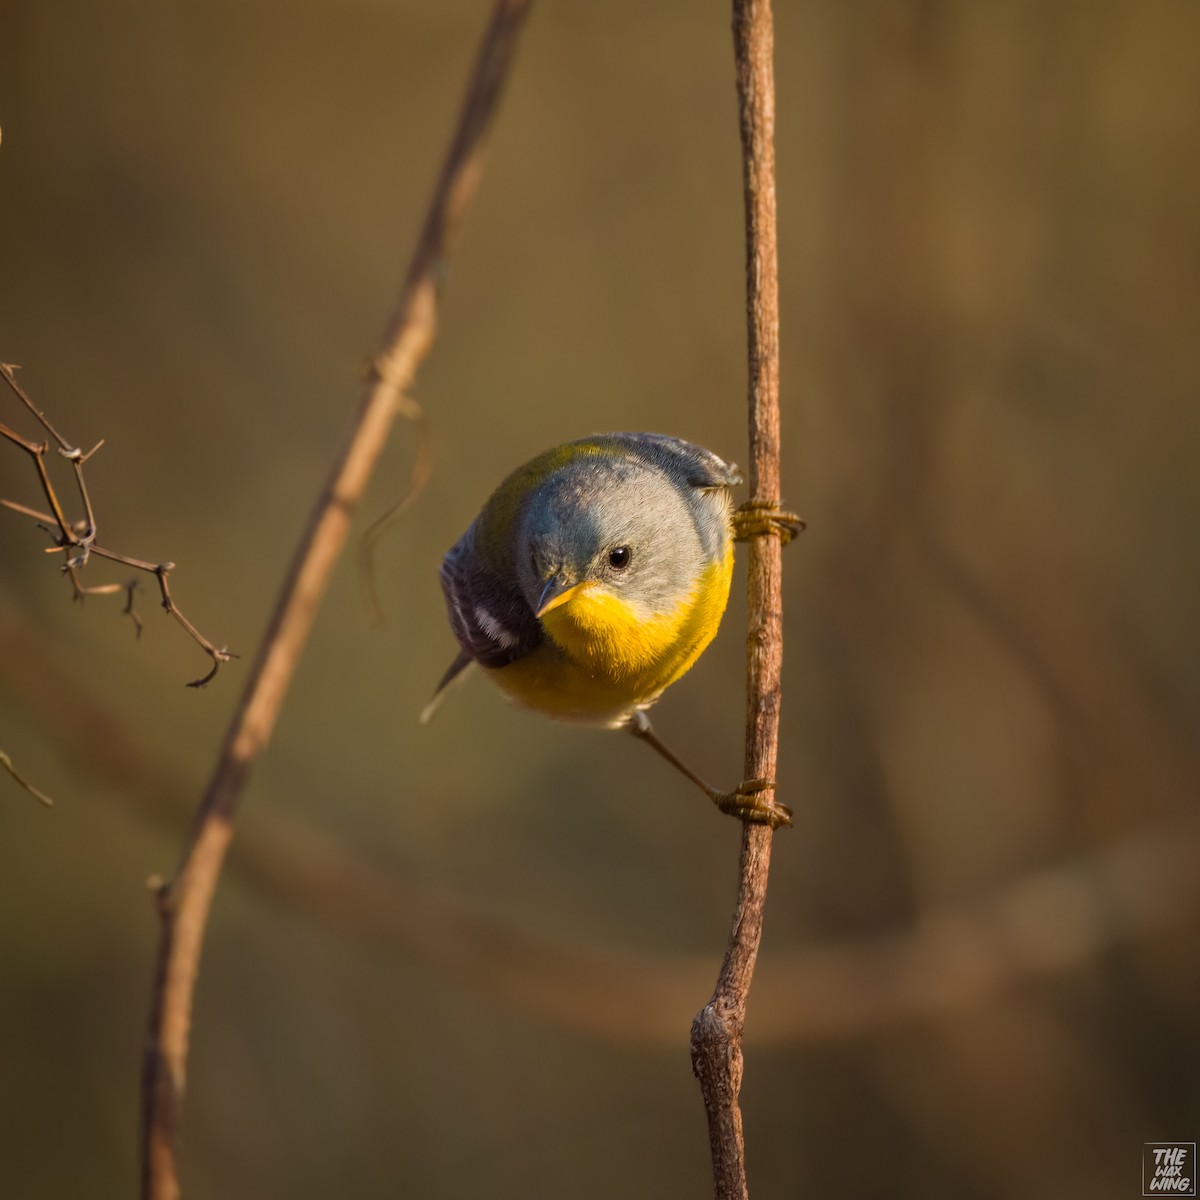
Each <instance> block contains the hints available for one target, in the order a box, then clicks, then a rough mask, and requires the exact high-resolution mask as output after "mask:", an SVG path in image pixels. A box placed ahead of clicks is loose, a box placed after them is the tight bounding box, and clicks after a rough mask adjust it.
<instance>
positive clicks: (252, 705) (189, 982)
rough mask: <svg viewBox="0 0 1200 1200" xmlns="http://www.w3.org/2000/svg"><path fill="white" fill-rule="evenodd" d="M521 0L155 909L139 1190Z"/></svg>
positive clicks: (180, 1089) (516, 29)
mask: <svg viewBox="0 0 1200 1200" xmlns="http://www.w3.org/2000/svg"><path fill="white" fill-rule="evenodd" d="M529 4H530V0H498V2H497V4H496V6H495V9H494V11H493V14H492V18H491V21H490V23H489V25H488V29H487V32H486V33H485V35H484V38H483V43H482V47H481V49H480V51H479V55H478V58H477V59H476V62H475V67H474V72H473V75H472V77H471V82H470V85H469V89H468V92H467V96H466V99H465V101H464V103H463V108H462V111H461V114H460V117H459V122H458V127H457V129H456V131H455V135H454V138H453V141H452V142H451V145H450V149H449V151H448V152H447V156H446V160H445V163H444V165H443V167H442V172H441V176H440V178H439V179H438V183H437V186H436V188H435V191H434V195H433V199H432V201H431V203H430V206H429V210H428V214H427V216H426V218H425V223H424V226H423V228H422V230H421V234H420V236H419V238H418V241H417V246H416V249H415V251H414V253H413V257H412V262H411V264H410V266H409V271H408V277H407V280H406V283H405V289H404V293H403V296H402V298H401V301H400V304H399V306H398V308H397V310H396V312H395V314H394V316H393V318H392V320H391V323H390V325H389V328H388V330H387V335H386V339H385V348H384V350H383V352H382V353H381V354H380V355H379V357H378V358H377V359H376V360H375V363H374V382H373V383H372V384H371V385H370V386H369V388H368V389H367V391H366V393H365V395H364V397H363V400H362V403H361V405H360V407H359V411H358V413H357V415H356V417H355V419H354V422H353V424H352V428H351V430H350V433H349V437H348V440H347V442H346V444H345V446H344V448H343V449H342V450H341V452H340V453H339V455H338V457H337V460H336V462H335V463H334V465H333V468H332V471H331V474H330V477H329V480H328V482H327V484H326V485H325V487H324V489H323V490H322V492H321V495H320V496H319V498H318V500H317V503H316V506H315V509H314V511H313V514H312V517H311V518H310V522H309V526H308V529H307V530H306V532H305V534H304V535H303V537H302V539H301V542H300V545H299V547H298V548H297V551H296V554H295V557H294V559H293V561H292V566H291V569H290V571H289V573H288V577H287V579H286V581H285V583H284V586H283V591H282V594H281V596H280V598H279V601H278V603H277V605H276V609H275V613H274V615H273V617H272V619H271V623H270V626H269V628H268V630H267V633H266V635H265V638H264V640H263V644H262V646H261V648H260V651H259V655H258V660H257V662H256V663H255V666H254V670H253V672H252V674H251V677H250V680H249V682H248V684H247V688H246V691H245V694H244V695H243V697H242V700H241V703H240V705H239V707H238V711H237V713H236V714H235V716H234V719H233V722H232V724H231V725H230V728H229V731H228V733H227V735H226V740H225V744H224V746H223V748H222V750H221V754H220V757H219V759H218V761H217V764H216V768H215V770H214V773H213V776H212V779H211V781H210V782H209V785H208V789H207V791H206V792H205V794H204V798H203V799H202V800H201V802H200V806H199V809H198V812H197V815H196V823H195V827H194V830H193V833H192V836H191V838H190V840H189V842H188V845H187V847H186V849H185V851H184V854H183V859H182V861H181V863H180V865H179V868H178V870H177V872H176V874H175V877H174V878H173V879H172V880H171V881H170V883H168V884H165V885H164V886H162V887H160V888H159V890H158V908H159V913H160V916H161V918H162V927H161V938H160V942H159V949H158V963H157V970H156V973H155V980H154V987H153V996H152V1002H151V1012H150V1022H149V1030H148V1036H147V1043H146V1051H145V1058H144V1062H143V1073H142V1137H143V1142H142V1191H143V1195H144V1197H146V1198H147V1200H168V1198H169V1200H173V1198H174V1197H177V1196H178V1195H179V1169H178V1152H179V1150H178V1137H179V1127H180V1118H181V1112H182V1106H183V1098H184V1090H185V1086H186V1081H187V1053H188V1035H189V1029H190V1024H191V1011H192V998H193V993H194V989H195V984H196V972H197V969H198V967H199V961H200V950H201V945H202V942H203V938H204V928H205V924H206V922H207V919H208V912H209V907H210V904H211V901H212V896H213V892H214V890H215V888H216V885H217V878H218V876H219V874H220V871H221V865H222V863H223V861H224V858H225V852H226V850H227V848H228V846H229V842H230V839H231V837H232V833H233V819H234V815H235V812H236V809H237V802H238V798H239V796H240V794H241V790H242V787H243V785H244V783H245V781H246V777H247V775H248V774H249V771H250V768H251V766H252V764H253V763H254V761H255V760H256V759H257V757H258V755H259V754H260V753H261V752H262V749H263V747H264V746H265V745H266V742H267V740H268V738H269V737H270V735H271V731H272V729H273V728H274V726H275V721H276V718H277V716H278V714H279V709H280V706H281V705H282V703H283V699H284V695H285V693H286V691H287V688H288V686H289V684H290V682H291V678H292V674H293V672H294V670H295V667H296V664H297V662H298V660H299V657H300V654H301V652H302V650H303V648H304V645H305V643H306V641H307V639H308V634H309V631H310V629H311V628H312V624H313V620H314V617H315V614H316V608H317V605H318V603H319V602H320V600H321V597H322V596H323V595H324V592H325V589H326V586H327V583H328V580H329V577H330V574H331V572H332V569H333V566H334V564H335V563H336V561H337V559H338V557H339V555H340V553H341V550H342V548H343V546H344V544H345V541H346V536H347V531H348V528H349V523H350V518H351V515H352V514H353V511H354V509H355V507H356V506H357V504H358V502H359V500H360V498H361V496H362V493H363V489H364V488H365V487H366V484H367V480H368V479H369V477H370V474H371V471H372V469H373V467H374V465H375V462H376V460H377V459H378V457H379V454H380V452H381V451H382V449H383V444H384V441H385V439H386V437H387V433H388V430H389V429H390V427H391V424H392V420H393V418H394V416H395V414H396V412H397V410H398V408H399V407H400V405H401V404H402V402H403V397H404V396H405V394H406V393H407V390H408V388H409V386H410V384H411V383H412V379H413V376H414V374H415V372H416V369H417V367H418V365H419V364H420V362H421V361H422V360H423V359H424V357H425V355H426V354H427V353H428V351H429V348H430V346H431V345H432V344H433V339H434V335H435V329H436V313H437V287H438V281H439V280H440V278H441V277H442V275H443V273H444V272H443V267H444V262H445V259H446V256H447V254H448V253H449V251H450V247H451V243H452V240H453V235H454V233H455V232H456V230H457V228H458V226H459V224H460V222H461V221H462V218H463V216H464V214H465V212H466V209H467V207H468V205H469V203H470V200H471V198H472V196H473V195H474V192H475V188H476V185H477V184H478V182H479V177H480V173H481V169H482V165H481V154H482V148H483V142H484V138H485V135H486V133H487V130H488V127H489V125H490V122H491V119H492V117H493V116H494V114H495V111H496V106H497V101H498V99H499V95H500V91H501V87H502V84H503V82H504V80H505V78H506V76H507V74H508V70H509V68H510V66H511V64H512V59H513V54H514V52H515V50H516V44H517V39H518V36H519V34H520V31H521V28H522V26H523V24H524V20H525V17H526V15H527V13H528V10H529Z"/></svg>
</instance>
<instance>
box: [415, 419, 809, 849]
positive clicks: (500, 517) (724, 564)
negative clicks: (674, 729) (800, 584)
mask: <svg viewBox="0 0 1200 1200" xmlns="http://www.w3.org/2000/svg"><path fill="white" fill-rule="evenodd" d="M741 482H742V477H741V473H740V472H739V471H738V469H737V467H736V466H734V465H733V464H731V463H727V462H726V461H724V460H723V459H721V458H719V457H718V456H717V455H716V454H714V453H712V451H710V450H706V449H704V448H702V447H700V446H696V445H693V444H692V443H690V442H687V441H684V440H682V439H680V438H676V437H670V436H667V435H665V434H656V433H609V434H598V435H594V436H591V437H586V438H582V439H579V440H577V441H572V442H566V443H564V444H562V445H559V446H555V447H553V448H552V449H550V450H547V451H545V452H544V453H542V454H539V455H538V456H537V457H536V458H534V459H532V460H531V461H529V462H527V463H525V464H524V465H523V466H520V467H518V468H517V469H516V470H515V471H513V472H512V473H511V474H510V475H508V476H507V478H505V479H504V481H503V482H502V483H501V484H500V485H499V487H497V488H496V490H495V491H494V492H493V493H492V494H491V496H490V497H489V499H488V500H487V501H486V502H485V504H484V505H483V508H482V509H481V510H480V512H479V515H478V516H477V517H476V518H475V520H474V521H473V522H472V523H471V525H470V526H469V528H468V529H467V530H466V532H465V533H464V534H463V535H462V536H461V537H460V538H459V539H458V541H457V542H455V544H454V545H453V546H452V547H451V548H450V550H449V551H448V552H447V553H446V555H445V557H444V558H443V560H442V564H441V570H440V573H439V577H440V581H441V585H442V590H443V592H444V595H445V600H446V611H447V615H448V617H449V621H450V626H451V629H452V630H453V632H454V635H455V637H456V638H457V640H458V644H459V647H460V649H459V653H458V655H457V657H456V658H455V659H454V661H453V662H452V663H451V664H450V667H449V668H448V670H447V671H446V673H445V675H444V676H443V677H442V679H441V682H440V683H439V684H438V686H437V688H436V690H435V692H434V696H433V699H432V700H431V701H430V703H429V704H428V705H427V706H426V709H425V711H424V712H423V713H422V715H421V720H422V723H424V722H426V721H428V720H429V719H430V717H431V716H432V715H433V713H434V712H435V711H436V709H437V708H438V706H439V705H440V703H441V700H442V698H443V697H444V695H445V692H446V689H447V688H448V687H449V686H450V684H451V683H453V682H454V681H455V680H456V679H458V678H460V677H461V676H462V675H463V673H464V672H465V671H466V670H467V669H468V668H470V667H473V666H477V667H478V668H480V669H481V670H482V672H483V674H484V675H485V677H486V678H487V679H489V680H490V681H491V682H492V683H493V684H495V685H496V687H498V688H499V689H500V690H501V691H502V692H503V693H504V694H505V695H506V696H508V698H509V699H510V700H512V701H514V702H515V703H516V704H518V705H519V706H521V707H523V708H526V709H530V710H532V711H534V712H538V713H541V714H543V715H545V716H548V717H551V718H554V719H555V720H559V721H567V722H574V723H577V724H583V725H592V726H598V727H600V728H605V729H621V730H625V731H627V732H629V733H631V734H633V735H634V736H635V737H637V738H639V739H640V740H642V741H644V742H646V743H647V744H648V745H650V746H651V747H652V748H653V749H654V750H656V751H657V752H658V753H659V754H661V755H662V756H663V757H664V758H665V759H666V760H667V761H668V762H670V763H671V764H672V765H673V766H674V767H676V768H677V769H678V770H679V771H681V772H682V773H683V774H684V775H685V776H686V777H687V778H688V779H689V780H691V781H692V782H693V783H695V784H696V785H697V786H698V787H700V788H701V789H702V790H703V791H704V792H705V794H706V795H707V796H708V797H709V799H710V800H712V801H713V803H714V804H715V805H716V806H717V808H718V809H720V810H721V811H722V812H725V813H728V814H730V815H732V816H735V817H738V818H740V819H742V820H744V821H750V822H755V823H761V824H768V825H771V826H773V827H775V826H779V825H782V824H791V812H790V810H789V809H788V808H787V807H786V806H785V805H782V804H780V803H779V802H778V801H776V800H775V798H774V794H773V793H774V789H775V785H774V782H773V781H772V780H767V779H750V780H746V781H745V782H743V783H742V784H740V785H739V786H738V787H737V788H735V789H733V790H732V791H728V792H726V791H720V790H718V789H717V788H714V787H712V786H711V785H710V784H708V783H707V782H705V780H704V779H702V778H701V777H700V776H699V775H697V774H696V773H695V772H693V771H692V770H691V768H690V767H688V766H687V764H686V763H684V762H683V761H682V760H681V759H680V758H678V757H677V756H676V755H675V754H674V753H673V752H672V751H671V750H670V749H669V748H668V747H667V746H666V745H665V744H664V743H663V742H662V741H661V739H660V738H659V737H658V735H657V734H656V733H655V731H654V729H653V727H652V725H651V723H650V719H649V717H648V715H647V710H648V709H649V708H650V707H651V706H652V705H653V704H654V703H655V702H656V701H657V700H658V698H659V697H660V696H661V695H662V694H663V692H664V691H665V690H666V689H667V688H668V687H670V686H671V685H672V684H673V683H675V682H676V681H677V680H678V679H680V677H681V676H683V675H684V674H686V673H687V671H688V670H689V669H690V668H691V667H692V665H693V664H694V663H695V662H696V660H697V659H698V658H699V657H700V655H701V654H702V653H703V652H704V650H705V649H706V648H707V646H708V645H709V643H710V642H711V641H712V639H713V638H714V637H715V636H716V633H717V630H718V627H719V626H720V623H721V617H722V615H723V614H724V611H725V607H726V603H727V601H728V599H729V589H730V583H731V580H732V577H733V558H734V556H733V543H734V539H735V536H738V537H742V538H744V537H749V536H754V535H756V534H761V533H764V532H772V531H773V532H777V533H780V534H781V535H782V536H783V537H784V540H785V541H786V540H789V537H790V535H791V534H793V533H795V532H796V531H797V529H798V528H799V527H800V526H801V525H802V523H801V522H800V520H799V518H798V517H796V516H795V514H792V513H785V512H782V511H781V510H779V509H777V508H775V507H773V506H770V505H765V506H764V505H748V506H744V507H743V508H742V509H737V510H735V508H734V505H733V498H732V490H733V488H734V487H736V486H737V485H738V484H739V483H741Z"/></svg>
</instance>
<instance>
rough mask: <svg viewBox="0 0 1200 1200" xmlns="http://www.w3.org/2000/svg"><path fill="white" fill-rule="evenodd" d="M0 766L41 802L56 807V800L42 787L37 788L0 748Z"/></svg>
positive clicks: (48, 806)
mask: <svg viewBox="0 0 1200 1200" xmlns="http://www.w3.org/2000/svg"><path fill="white" fill-rule="evenodd" d="M0 768H3V770H5V771H7V772H8V774H9V775H11V776H12V778H13V781H14V782H15V783H16V784H17V785H18V786H20V787H23V788H24V789H25V790H26V791H27V792H28V793H29V794H30V795H31V796H32V797H33V798H34V799H35V800H36V801H37V802H38V803H39V804H44V805H45V806H46V807H47V808H53V807H54V801H53V800H51V799H50V797H49V796H47V795H46V793H45V792H43V791H42V790H41V789H40V788H36V787H34V786H33V784H32V783H30V782H29V780H28V779H26V778H25V777H24V776H23V775H22V774H21V773H20V772H19V771H18V770H17V768H16V767H14V766H13V761H12V759H11V758H9V757H8V755H7V754H5V753H4V751H3V750H0Z"/></svg>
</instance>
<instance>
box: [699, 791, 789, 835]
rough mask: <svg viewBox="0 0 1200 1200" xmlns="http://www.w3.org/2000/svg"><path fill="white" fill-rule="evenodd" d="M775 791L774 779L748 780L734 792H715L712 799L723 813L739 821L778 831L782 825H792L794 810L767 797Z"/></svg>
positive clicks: (773, 798)
mask: <svg viewBox="0 0 1200 1200" xmlns="http://www.w3.org/2000/svg"><path fill="white" fill-rule="evenodd" d="M774 790H775V780H773V779H747V780H746V782H745V783H742V784H740V785H739V786H738V787H737V788H735V789H734V790H733V791H732V792H714V793H713V797H712V799H713V803H714V804H715V805H716V806H717V807H718V808H719V809H720V810H721V811H722V812H723V813H728V814H729V816H731V817H737V819H738V820H739V821H749V822H750V823H751V824H752V825H770V827H771V828H772V829H778V828H779V827H780V825H790V824H791V823H792V810H791V809H790V808H788V807H787V805H786V804H780V803H779V802H778V801H777V800H776V799H775V797H774V796H771V795H767V793H768V792H773V791H774Z"/></svg>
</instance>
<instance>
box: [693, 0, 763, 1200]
mask: <svg viewBox="0 0 1200 1200" xmlns="http://www.w3.org/2000/svg"><path fill="white" fill-rule="evenodd" d="M733 40H734V53H735V57H736V62H737V93H738V110H739V115H740V124H741V135H742V173H743V188H744V194H745V210H746V317H747V325H748V336H749V368H750V371H749V375H750V392H749V409H750V413H749V416H750V467H749V479H750V504H751V505H752V506H754V507H756V508H760V509H762V510H767V511H770V510H775V509H777V508H778V503H779V279H778V270H777V254H776V241H775V225H776V222H775V80H774V71H773V67H772V53H773V43H774V35H773V29H772V18H771V3H770V0H734V3H733ZM781 549H782V539H781V538H780V537H777V536H759V537H755V538H753V539H751V542H750V569H749V580H748V588H749V630H748V635H747V663H746V681H747V709H746V764H745V765H746V778H747V779H752V778H764V779H774V777H775V763H776V757H777V751H778V746H779V703H780V681H781V669H782V664H783V612H782V600H781V575H782V572H781V565H782V563H781V557H782V556H781ZM772 837H773V830H772V828H771V826H770V825H763V824H749V823H746V824H743V826H742V851H741V860H740V866H739V872H740V874H739V885H738V897H737V905H736V907H735V910H734V916H733V927H732V930H731V931H730V935H729V944H728V946H727V948H726V951H725V959H724V962H723V963H722V964H721V972H720V975H719V976H718V979H717V986H716V990H715V991H714V993H713V997H712V999H711V1000H710V1001H709V1002H708V1004H707V1005H705V1007H704V1008H703V1009H701V1011H700V1012H699V1014H698V1015H697V1016H696V1019H695V1021H694V1022H693V1024H692V1067H693V1069H694V1070H695V1072H696V1076H697V1078H698V1079H699V1081H700V1090H701V1094H702V1095H703V1098H704V1107H705V1112H706V1113H707V1116H708V1134H709V1145H710V1149H711V1151H712V1163H713V1187H714V1194H715V1196H716V1197H717V1200H744V1198H745V1197H746V1195H747V1191H746V1165H745V1142H744V1138H743V1133H742V1113H741V1108H740V1106H739V1103H738V1095H739V1092H740V1091H741V1085H742V1029H743V1027H744V1025H745V1019H746V999H747V996H748V993H749V990H750V981H751V978H752V976H753V973H754V963H755V959H756V958H757V957H758V947H759V942H760V940H761V937H762V923H763V907H764V904H765V902H766V895H767V875H768V872H769V870H770V865H771V841H772Z"/></svg>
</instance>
